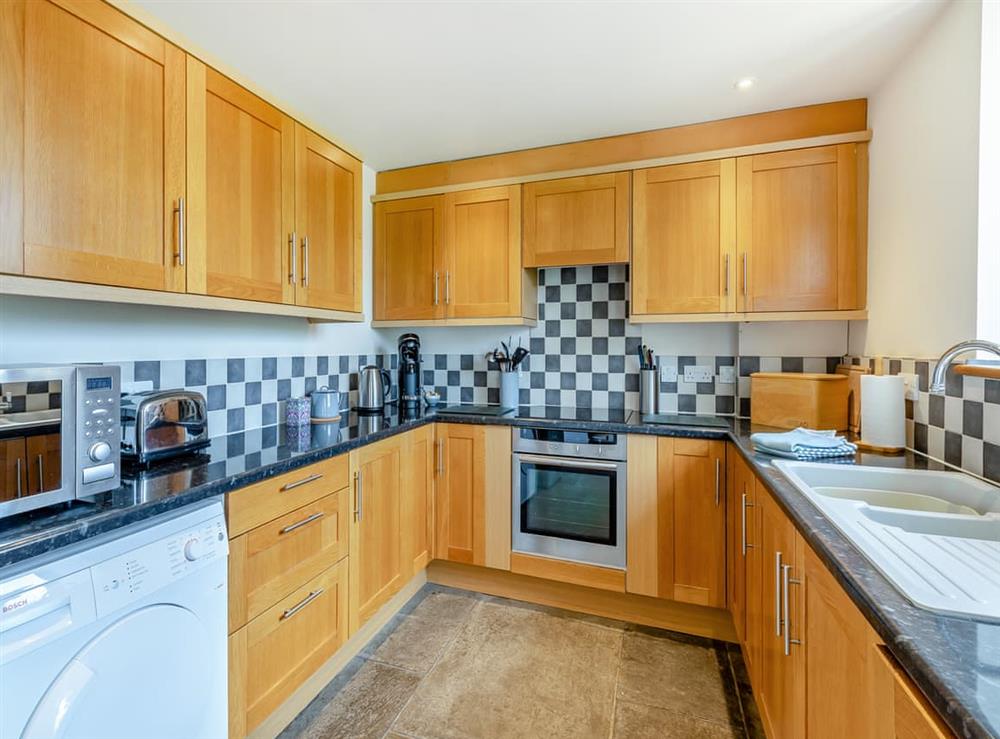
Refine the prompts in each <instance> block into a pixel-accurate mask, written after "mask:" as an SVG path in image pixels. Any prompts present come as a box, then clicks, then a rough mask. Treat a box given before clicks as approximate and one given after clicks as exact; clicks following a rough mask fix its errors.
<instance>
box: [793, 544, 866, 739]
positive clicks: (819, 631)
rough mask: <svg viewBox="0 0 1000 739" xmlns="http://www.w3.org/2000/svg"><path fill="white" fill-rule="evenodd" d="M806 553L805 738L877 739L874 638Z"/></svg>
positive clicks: (818, 563) (812, 555)
mask: <svg viewBox="0 0 1000 739" xmlns="http://www.w3.org/2000/svg"><path fill="white" fill-rule="evenodd" d="M805 549H806V552H805V582H804V583H803V586H802V587H803V592H804V594H805V621H804V624H805V636H804V637H803V647H802V648H803V649H805V655H806V672H805V678H806V680H805V684H806V691H807V692H806V701H805V706H806V735H807V736H808V737H809V738H810V739H823V738H824V737H829V738H830V739H836V738H838V737H846V736H849V737H857V738H858V739H864V738H865V737H870V739H878V738H879V737H882V736H885V734H884V733H882V731H881V730H880V713H881V712H882V711H883V710H884V704H883V702H882V701H881V700H880V695H879V692H878V690H879V688H878V685H879V676H878V673H877V670H878V669H880V665H879V664H878V663H877V660H878V653H877V651H876V649H877V645H878V644H879V643H880V641H881V640H880V639H879V638H878V635H877V634H876V633H875V632H874V631H873V630H872V628H871V627H870V626H869V625H868V621H867V620H866V619H865V617H864V616H862V615H861V613H860V612H859V611H858V609H857V608H856V607H855V606H854V604H853V603H852V602H851V599H850V598H849V597H848V596H847V593H845V592H844V591H843V589H842V588H841V587H840V585H839V584H838V583H837V581H836V580H835V579H834V577H833V575H831V574H830V572H829V570H827V569H826V566H825V565H824V564H823V563H822V561H820V559H819V557H817V556H816V554H815V553H814V552H813V551H812V549H811V548H809V547H806V548H805Z"/></svg>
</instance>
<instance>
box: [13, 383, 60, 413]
mask: <svg viewBox="0 0 1000 739" xmlns="http://www.w3.org/2000/svg"><path fill="white" fill-rule="evenodd" d="M0 400H3V401H5V402H10V408H8V409H7V411H8V412H10V413H24V412H25V411H44V410H52V409H55V408H61V407H62V383H60V382H59V381H58V380H51V381H47V382H8V383H4V384H0Z"/></svg>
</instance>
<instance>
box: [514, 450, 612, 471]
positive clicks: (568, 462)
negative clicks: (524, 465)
mask: <svg viewBox="0 0 1000 739" xmlns="http://www.w3.org/2000/svg"><path fill="white" fill-rule="evenodd" d="M514 456H515V458H516V459H517V461H518V462H529V463H532V464H547V465H551V466H552V467H576V468H578V469H585V470H617V469H618V468H619V467H620V466H622V465H623V464H625V463H624V462H592V461H590V460H585V459H566V458H563V457H539V456H537V455H535V454H515V455H514Z"/></svg>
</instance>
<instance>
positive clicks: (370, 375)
mask: <svg viewBox="0 0 1000 739" xmlns="http://www.w3.org/2000/svg"><path fill="white" fill-rule="evenodd" d="M391 384H392V378H391V376H390V375H389V373H388V372H386V371H385V370H384V369H382V368H380V367H376V366H375V365H373V364H369V365H366V366H364V367H362V368H361V369H360V370H359V371H358V407H357V411H358V412H359V413H381V412H382V407H383V406H384V405H385V402H386V400H387V399H388V398H389V388H390V386H391Z"/></svg>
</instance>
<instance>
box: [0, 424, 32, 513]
mask: <svg viewBox="0 0 1000 739" xmlns="http://www.w3.org/2000/svg"><path fill="white" fill-rule="evenodd" d="M28 490H29V487H28V465H27V460H26V459H25V445H24V437H23V436H18V437H16V438H14V439H0V501H4V500H14V499H15V498H20V497H21V496H22V495H27V494H28Z"/></svg>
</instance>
